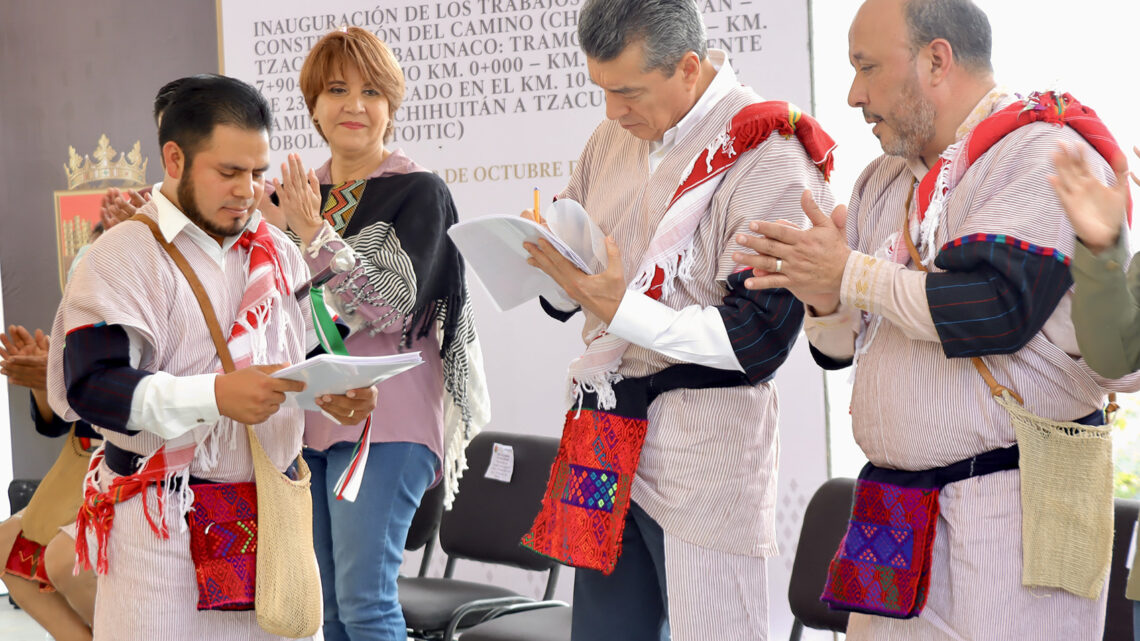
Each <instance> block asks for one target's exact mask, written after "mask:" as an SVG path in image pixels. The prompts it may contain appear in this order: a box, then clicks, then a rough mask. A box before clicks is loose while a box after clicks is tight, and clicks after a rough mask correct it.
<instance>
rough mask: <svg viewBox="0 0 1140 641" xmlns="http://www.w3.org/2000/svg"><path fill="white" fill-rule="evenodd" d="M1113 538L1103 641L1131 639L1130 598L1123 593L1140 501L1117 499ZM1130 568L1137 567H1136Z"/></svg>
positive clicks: (1134, 569) (1126, 581)
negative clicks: (1133, 529)
mask: <svg viewBox="0 0 1140 641" xmlns="http://www.w3.org/2000/svg"><path fill="white" fill-rule="evenodd" d="M1114 512H1115V516H1114V517H1113V527H1114V530H1115V533H1114V535H1113V539H1112V569H1111V571H1110V573H1109V576H1108V612H1107V614H1106V615H1105V619H1104V641H1132V639H1133V637H1132V634H1133V630H1132V602H1131V601H1129V600H1128V599H1126V598H1125V597H1124V588H1125V585H1126V584H1127V583H1128V568H1127V567H1125V565H1127V563H1128V557H1129V556H1130V555H1131V554H1132V528H1133V526H1135V525H1136V516H1137V514H1140V501H1134V500H1131V499H1116V506H1115V510H1114ZM1132 571H1133V572H1137V571H1140V570H1138V569H1137V568H1136V567H1133V568H1132Z"/></svg>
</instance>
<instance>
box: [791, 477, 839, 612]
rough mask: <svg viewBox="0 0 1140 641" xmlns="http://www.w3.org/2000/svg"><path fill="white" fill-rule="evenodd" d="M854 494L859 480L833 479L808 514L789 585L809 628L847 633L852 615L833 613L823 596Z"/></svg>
mask: <svg viewBox="0 0 1140 641" xmlns="http://www.w3.org/2000/svg"><path fill="white" fill-rule="evenodd" d="M854 492H855V479H848V478H835V479H831V480H830V481H828V482H826V483H824V484H823V485H821V486H820V488H819V489H818V490H816V491H815V495H813V496H812V497H811V501H810V502H809V503H808V506H807V510H805V511H804V524H803V527H802V528H800V541H799V545H798V546H797V547H796V558H795V561H793V562H792V577H791V582H790V583H789V584H788V603H789V604H790V605H791V608H792V615H793V616H795V617H796V619H797V620H799V621H801V622H802V623H803V624H804V625H806V626H807V627H809V628H815V629H817V630H833V631H835V632H845V631H846V630H847V616H848V613H847V612H839V611H836V610H832V609H831V608H829V607H827V604H826V603H824V602H822V601H820V600H819V596H820V595H821V594H822V593H823V586H824V585H825V584H826V583H827V567H828V564H829V563H830V562H831V558H832V557H833V556H835V551H836V550H837V549H839V543H840V541H842V540H843V535H844V533H846V532H847V519H848V518H849V517H850V516H851V504H852V497H853V496H854Z"/></svg>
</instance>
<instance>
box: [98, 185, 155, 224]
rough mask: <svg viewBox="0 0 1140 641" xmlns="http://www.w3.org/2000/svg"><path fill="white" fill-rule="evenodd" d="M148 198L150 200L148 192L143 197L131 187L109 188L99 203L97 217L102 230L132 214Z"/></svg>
mask: <svg viewBox="0 0 1140 641" xmlns="http://www.w3.org/2000/svg"><path fill="white" fill-rule="evenodd" d="M148 200H150V194H149V193H147V195H146V196H145V197H144V196H142V195H140V194H139V192H137V191H135V190H133V189H128V190H127V191H126V192H121V191H119V190H118V189H116V188H114V187H111V188H109V189H108V190H107V191H106V192H105V193H104V194H103V200H102V202H101V203H100V204H99V218H100V220H102V221H103V230H104V231H106V230H109V229H111V228H112V227H114V226H115V225H117V224H119V223H121V222H123V221H124V220H127V219H129V218H130V217H131V216H134V215H135V214H136V213H137V212H138V209H139V207H142V206H143V205H145V204H146V203H147V201H148Z"/></svg>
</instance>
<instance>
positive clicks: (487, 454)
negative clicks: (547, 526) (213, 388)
mask: <svg viewBox="0 0 1140 641" xmlns="http://www.w3.org/2000/svg"><path fill="white" fill-rule="evenodd" d="M496 443H501V444H503V445H509V446H511V447H512V448H513V449H514V472H513V475H512V477H511V482H510V483H503V482H501V481H495V480H492V479H488V478H486V477H485V476H484V473H485V472H486V470H487V466H488V464H489V463H490V460H491V450H492V447H493V446H494V445H495V444H496ZM557 452H558V439H555V438H548V437H541V436H531V435H525V434H509V433H505V432H484V433H482V434H480V435H479V436H477V437H476V438H475V439H474V440H472V441H471V444H470V446H468V448H467V462H468V466H469V468H470V469H468V470H467V472H466V473H465V474H464V475H463V479H462V480H461V481H460V483H459V494H458V495H457V496H456V498H455V503H454V505H453V507H452V509H451V510H450V511H445V512H444V513H443V517H442V519H441V520H440V529H439V543H440V547H441V548H442V549H443V551H444V553H445V554H447V566H446V568H445V569H444V575H443V577H442V578H433V577H401V578H400V582H399V592H400V605H401V606H402V607H403V610H404V619H405V620H406V622H407V625H408V630H409V634H410V636H412V637H413V638H417V639H444V640H445V641H451V640H452V639H454V637H455V633H456V631H458V630H460V629H461V628H464V627H470V626H472V625H474V624H475V623H477V622H478V621H480V620H481V619H482V618H483V616H485V615H486V614H487V613H490V612H493V611H495V610H497V609H499V608H502V607H504V606H507V605H513V604H516V603H524V602H532V601H533V599H530V598H527V597H524V596H522V595H520V594H518V593H517V592H515V591H513V590H509V589H507V588H503V587H499V586H495V585H488V584H485V583H476V582H472V581H460V580H458V579H453V578H452V576H453V574H454V571H455V563H456V561H457V560H459V559H467V560H471V561H478V562H481V563H496V564H501V565H508V566H512V567H517V568H522V569H524V570H531V571H535V572H547V573H548V576H547V580H546V594H545V596H544V597H543V599H544V600H550V598H551V597H552V596H553V594H554V588H555V586H556V584H557V581H558V569H559V565H558V563H557V562H556V561H554V560H553V559H550V558H547V557H544V556H541V555H539V554H536V553H534V552H532V551H531V550H529V549H527V548H524V547H522V546H521V545H519V539H521V538H522V535H523V534H525V533H526V532H527V531H528V530H529V529H530V526H531V524H532V523H533V521H534V517H535V515H536V514H538V510H539V507H540V504H541V501H542V494H543V491H544V490H545V489H546V481H547V478H548V477H549V476H550V467H551V464H552V463H553V462H554V456H555V454H557Z"/></svg>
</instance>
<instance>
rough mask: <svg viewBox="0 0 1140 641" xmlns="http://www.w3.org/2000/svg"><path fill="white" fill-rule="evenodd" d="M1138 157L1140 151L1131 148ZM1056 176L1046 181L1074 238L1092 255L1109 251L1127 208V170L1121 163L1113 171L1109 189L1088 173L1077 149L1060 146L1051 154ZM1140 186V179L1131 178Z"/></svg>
mask: <svg viewBox="0 0 1140 641" xmlns="http://www.w3.org/2000/svg"><path fill="white" fill-rule="evenodd" d="M1133 152H1135V153H1136V154H1137V155H1138V156H1140V148H1135V147H1134V148H1133ZM1053 163H1054V164H1055V165H1056V167H1057V175H1056V176H1050V177H1049V183H1050V184H1052V185H1053V191H1055V192H1057V198H1058V200H1060V201H1061V207H1063V208H1064V210H1065V214H1066V215H1067V216H1068V217H1069V222H1070V223H1072V225H1073V231H1075V232H1076V234H1077V238H1079V239H1080V241H1081V242H1082V243H1084V245H1085V247H1088V248H1089V250H1091V251H1092V252H1093V253H1094V254H1099V253H1100V252H1102V251H1104V250H1106V249H1108V248H1110V247H1112V246H1113V245H1115V244H1116V241H1117V239H1118V237H1119V236H1120V226H1121V224H1122V223H1123V222H1124V218H1125V213H1126V211H1127V208H1128V175H1129V172H1128V166H1127V164H1126V163H1125V162H1124V161H1123V160H1121V161H1120V162H1119V163H1118V164H1117V165H1116V166H1113V171H1115V172H1116V185H1115V186H1114V187H1109V186H1107V185H1105V184H1104V183H1102V182H1101V181H1100V180H1099V179H1098V178H1097V177H1096V176H1094V175H1093V174H1092V172H1091V171H1090V170H1089V165H1088V162H1087V161H1086V160H1085V157H1084V155H1083V154H1082V153H1081V151H1080V149H1077V148H1072V147H1068V146H1065V145H1062V146H1061V148H1060V149H1059V150H1058V151H1057V152H1056V153H1054V154H1053ZM1132 180H1133V181H1135V182H1136V184H1138V185H1140V178H1137V177H1136V174H1132Z"/></svg>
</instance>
